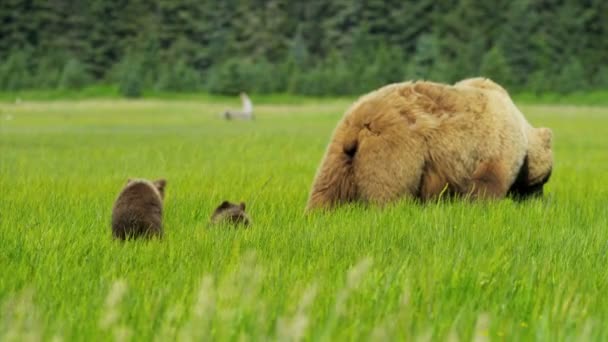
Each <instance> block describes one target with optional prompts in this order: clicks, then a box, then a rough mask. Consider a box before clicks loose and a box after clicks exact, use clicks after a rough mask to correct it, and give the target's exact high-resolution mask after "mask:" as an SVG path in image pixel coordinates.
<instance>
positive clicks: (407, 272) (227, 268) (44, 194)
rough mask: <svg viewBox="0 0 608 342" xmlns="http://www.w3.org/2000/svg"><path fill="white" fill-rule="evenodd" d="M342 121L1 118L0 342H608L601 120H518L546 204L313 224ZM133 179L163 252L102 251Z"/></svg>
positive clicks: (173, 109) (605, 126)
mask: <svg viewBox="0 0 608 342" xmlns="http://www.w3.org/2000/svg"><path fill="white" fill-rule="evenodd" d="M254 100H255V99H254ZM348 105H349V101H348V100H345V99H339V100H331V99H325V100H319V101H303V102H302V103H299V104H297V105H294V104H289V103H285V102H277V103H274V104H273V103H272V102H271V101H267V102H266V103H264V104H261V105H259V106H257V107H256V111H257V119H256V120H255V121H254V122H239V121H233V122H227V121H223V120H221V119H220V118H219V113H220V112H222V111H223V110H224V109H225V108H227V107H238V106H240V104H239V102H238V99H237V100H233V101H231V100H227V99H213V100H205V101H200V100H199V101H197V100H195V99H170V100H159V99H157V100H154V99H145V100H137V101H126V100H118V99H105V100H81V101H79V100H70V101H62V100H54V101H36V102H27V101H25V102H20V103H8V102H5V103H0V305H1V306H0V340H3V341H5V340H11V339H13V340H25V339H27V338H29V339H33V340H36V339H43V340H50V339H63V340H87V341H89V340H113V339H115V340H157V341H165V340H175V339H177V340H201V339H202V340H209V339H217V340H237V339H238V340H300V339H304V340H323V341H333V340H418V339H422V340H451V341H455V340H460V341H468V340H471V339H475V340H477V341H483V340H488V339H489V340H492V341H494V340H498V341H501V340H550V341H554V340H578V339H581V340H608V325H607V324H606V322H608V296H607V294H608V172H607V171H608V107H601V106H596V107H583V106H568V105H559V106H557V105H556V106H551V105H524V106H522V111H523V112H524V113H525V114H526V115H527V117H528V118H529V120H530V121H531V122H532V123H533V124H534V125H537V126H547V127H551V128H552V129H553V132H554V148H555V159H556V163H555V168H554V172H553V176H552V178H551V180H550V182H549V183H548V185H547V187H546V188H545V189H546V196H545V197H544V198H542V199H539V200H531V201H527V202H524V203H517V202H513V201H511V200H508V199H507V200H503V201H499V202H495V203H462V202H451V203H448V202H440V203H436V204H428V205H419V204H415V203H411V202H408V201H402V202H400V203H396V204H394V205H391V206H389V207H386V208H382V209H381V208H375V207H363V206H358V205H350V206H346V207H343V208H340V209H338V210H336V211H334V212H332V213H315V214H313V215H304V212H303V209H304V206H305V203H306V199H307V195H308V191H309V187H310V185H311V182H312V179H313V176H314V174H315V171H316V168H317V165H318V163H319V162H320V160H321V157H322V155H323V152H324V149H325V145H326V143H327V141H328V139H329V137H330V134H331V132H332V130H333V128H334V126H335V124H336V122H337V121H338V119H339V118H340V117H341V116H342V113H343V111H344V110H345V109H346V108H347V107H348ZM128 177H144V178H157V177H165V178H166V179H167V180H168V184H167V189H166V191H167V196H166V201H165V212H164V227H165V239H164V240H163V241H149V242H146V241H135V242H128V243H119V242H116V241H113V240H112V239H111V234H110V215H111V207H112V204H113V201H114V199H115V197H116V195H117V194H118V192H119V191H120V189H121V187H122V186H123V184H124V183H125V182H126V179H127V178H128ZM224 199H227V200H231V201H245V202H246V203H247V206H248V211H249V213H250V215H251V217H252V220H253V226H252V228H251V229H247V230H243V229H240V230H235V229H230V228H227V227H218V228H209V227H208V225H207V222H208V219H209V217H210V215H211V212H212V211H213V209H214V208H215V206H217V205H218V204H219V203H220V202H221V201H222V200H224Z"/></svg>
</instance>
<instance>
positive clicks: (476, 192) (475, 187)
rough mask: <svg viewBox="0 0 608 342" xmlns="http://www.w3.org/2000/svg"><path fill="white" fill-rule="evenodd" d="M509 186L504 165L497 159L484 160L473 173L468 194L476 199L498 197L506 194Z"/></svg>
mask: <svg viewBox="0 0 608 342" xmlns="http://www.w3.org/2000/svg"><path fill="white" fill-rule="evenodd" d="M508 188H509V185H508V184H507V177H506V172H505V168H504V165H503V164H502V163H501V162H497V161H484V162H481V163H480V164H479V165H478V166H477V169H476V170H475V172H474V173H473V176H472V177H471V185H470V189H469V190H468V192H467V194H466V195H469V196H471V197H472V198H474V199H498V198H503V197H505V196H506V194H507V190H508Z"/></svg>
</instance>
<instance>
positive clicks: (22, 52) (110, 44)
mask: <svg viewBox="0 0 608 342" xmlns="http://www.w3.org/2000/svg"><path fill="white" fill-rule="evenodd" d="M606 13H608V2H607V1H605V0H588V1H541V0H515V1H512V0H497V1H491V2H479V1H471V0H459V1H445V0H444V1H437V0H407V1H403V0H382V1H380V0H371V1H351V0H333V1H307V2H297V1H296V2H294V1H288V0H265V1H251V0H244V1H240V0H239V1H236V0H226V1H211V0H206V1H193V0H180V1H174V0H153V1H143V0H128V1H108V0H89V1H86V2H81V1H74V0H45V1H42V0H5V1H2V2H0V23H2V25H0V90H1V91H7V90H8V91H11V90H22V89H55V88H62V89H63V88H69V89H73V88H81V87H84V86H85V85H91V84H108V83H109V84H114V85H117V86H118V88H119V89H120V93H121V94H122V95H123V96H126V97H137V96H139V95H141V94H142V92H144V93H145V91H150V90H153V91H177V92H193V91H200V90H204V91H207V92H211V93H215V94H228V95H229V94H232V95H234V94H237V93H238V92H239V91H242V90H244V91H247V92H249V93H258V94H260V93H264V94H265V93H277V92H279V93H293V94H301V95H312V96H327V95H330V96H336V95H354V94H360V93H363V92H367V91H369V90H371V89H374V88H376V87H378V86H380V85H383V84H386V83H389V82H394V81H400V80H406V79H416V78H424V79H430V80H435V81H443V82H454V81H457V80H459V79H462V78H466V77H471V76H474V75H481V76H486V77H490V78H493V79H495V80H496V81H497V82H499V83H501V84H503V85H504V86H506V87H507V89H509V90H510V91H512V92H521V91H528V92H534V93H536V94H542V93H547V92H549V93H551V92H558V93H561V94H567V93H571V92H586V91H589V90H602V89H603V90H605V89H607V88H608V66H606V60H608V39H606V37H607V36H608V20H606V17H605V14H606Z"/></svg>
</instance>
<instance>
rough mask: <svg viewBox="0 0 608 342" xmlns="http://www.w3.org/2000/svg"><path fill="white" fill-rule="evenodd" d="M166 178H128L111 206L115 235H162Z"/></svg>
mask: <svg viewBox="0 0 608 342" xmlns="http://www.w3.org/2000/svg"><path fill="white" fill-rule="evenodd" d="M166 185H167V181H166V180H165V179H158V180H155V181H148V180H144V179H136V180H132V179H129V180H128V181H127V184H126V185H125V187H124V188H123V189H122V191H121V192H120V194H119V195H118V198H117V199H116V202H115V203H114V207H113V209H112V236H113V237H114V238H116V239H120V240H127V239H136V238H140V237H143V238H150V237H159V238H160V237H162V236H163V227H162V216H163V199H164V197H165V186H166Z"/></svg>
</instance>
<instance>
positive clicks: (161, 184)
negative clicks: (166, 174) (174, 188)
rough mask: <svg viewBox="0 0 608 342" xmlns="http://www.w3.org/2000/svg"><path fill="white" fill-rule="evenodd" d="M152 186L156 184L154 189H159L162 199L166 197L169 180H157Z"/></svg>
mask: <svg viewBox="0 0 608 342" xmlns="http://www.w3.org/2000/svg"><path fill="white" fill-rule="evenodd" d="M152 184H154V187H155V188H156V189H158V192H160V195H161V197H165V186H166V185H167V180H165V179H164V178H161V179H157V180H155V181H154V182H153V183H152Z"/></svg>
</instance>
